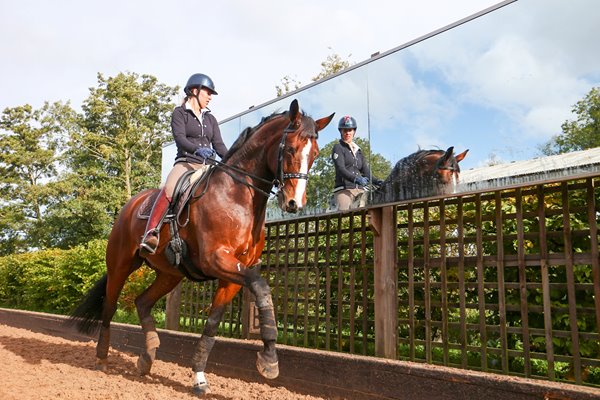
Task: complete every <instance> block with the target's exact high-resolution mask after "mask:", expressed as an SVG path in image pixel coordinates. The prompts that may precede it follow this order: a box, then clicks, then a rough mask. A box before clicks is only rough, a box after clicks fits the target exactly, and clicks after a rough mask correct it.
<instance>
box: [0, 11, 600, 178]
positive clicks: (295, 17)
mask: <svg viewBox="0 0 600 400" xmlns="http://www.w3.org/2000/svg"><path fill="white" fill-rule="evenodd" d="M589 1H591V0H575V1H574V3H575V4H583V5H585V4H586V3H589ZM523 2H525V3H531V4H534V5H536V6H537V7H538V8H539V4H540V0H531V1H530V0H519V2H517V3H519V5H521V4H520V3H523ZM498 3H499V1H498V0H453V1H448V0H420V1H406V0H400V1H381V0H371V1H369V2H365V1H356V0H345V1H337V0H334V1H316V0H307V1H300V2H295V3H287V2H281V1H277V2H276V1H266V0H254V1H241V0H238V1H233V0H231V1H230V0H219V1H213V2H210V3H208V2H200V1H193V0H191V1H190V0H188V1H185V2H184V1H179V0H174V1H169V2H166V1H158V0H145V1H138V0H128V1H114V0H103V1H96V0H88V1H74V0H53V1H42V0H37V1H34V0H19V1H18V2H17V1H9V0H0V54H2V62H1V63H0V110H4V109H5V108H7V107H16V106H20V105H24V104H31V105H32V106H34V107H40V106H41V105H42V104H43V103H44V102H45V101H50V102H54V101H63V102H66V101H69V102H70V103H71V105H72V106H73V107H74V108H76V109H78V108H79V107H80V106H81V103H82V101H83V100H84V99H85V98H87V96H88V95H89V88H91V87H97V74H98V73H101V74H103V75H104V76H105V77H108V76H115V75H117V74H118V73H120V72H134V73H138V74H149V75H153V76H155V77H157V78H158V80H159V82H161V83H164V84H167V85H170V86H175V85H179V86H183V85H184V84H185V82H186V80H187V78H188V77H189V76H190V75H191V74H192V73H195V72H202V73H206V74H208V75H209V76H210V77H211V78H212V79H213V81H214V82H215V85H216V89H217V91H218V92H219V95H218V96H214V97H213V100H212V102H211V104H210V107H211V109H212V110H213V113H214V114H215V116H216V117H217V119H219V120H223V119H227V118H228V117H231V116H233V115H237V114H239V113H240V112H243V111H245V110H247V109H248V108H249V107H250V106H255V105H260V104H263V103H265V102H268V101H270V100H272V99H274V98H275V96H276V89H275V88H276V86H277V85H281V80H282V78H283V77H284V76H290V77H292V78H294V79H295V80H297V81H299V82H301V83H302V84H304V85H306V84H309V83H311V78H312V77H314V76H315V75H317V74H318V73H319V72H320V70H321V65H320V64H321V62H323V61H324V60H325V59H326V58H327V56H328V55H330V54H334V53H335V54H339V55H340V56H341V57H342V58H343V59H348V60H350V61H351V62H352V63H360V62H363V61H365V60H368V59H369V58H370V57H371V55H372V54H373V53H376V52H382V53H383V52H386V51H388V50H390V49H394V48H397V47H398V46H401V45H403V44H405V43H407V42H410V41H412V40H414V39H416V38H419V37H421V36H424V35H427V34H428V33H430V32H433V31H435V30H437V29H439V28H442V27H445V26H447V25H449V24H452V23H454V22H456V21H459V20H461V19H463V18H465V17H468V16H470V15H472V14H475V13H477V12H479V11H481V10H484V9H486V8H488V7H491V6H493V5H495V4H498ZM554 3H557V2H556V1H554ZM592 3H593V2H592ZM544 4H546V3H544ZM563 4H564V3H563ZM512 6H513V5H510V6H507V7H505V8H506V9H509V8H510V7H512ZM573 8H577V7H573ZM598 9H600V8H599V7H594V6H592V7H590V8H589V13H588V14H589V15H588V16H587V19H588V20H590V21H592V20H593V19H594V18H598V19H596V21H598V20H600V18H599V17H600V14H598V11H597V10H598ZM531 11H532V12H531V15H529V14H528V13H522V14H517V15H516V16H513V17H512V19H513V21H514V26H515V28H514V29H515V31H516V30H521V31H529V32H527V33H529V34H530V36H525V37H531V38H539V39H540V40H531V42H529V41H527V42H524V41H523V40H522V36H518V35H511V34H510V32H511V29H512V26H508V27H507V26H498V27H494V26H490V27H488V29H487V30H486V31H485V30H484V32H485V33H484V34H483V35H482V37H479V35H475V36H473V35H471V36H462V35H461V31H459V30H457V33H456V34H452V35H445V36H447V37H448V38H449V39H448V40H447V41H444V42H440V41H433V40H432V41H426V42H431V44H428V43H427V44H425V45H420V46H415V48H414V50H411V51H410V52H407V59H406V60H403V61H402V62H401V63H400V64H399V65H398V66H397V67H398V68H396V69H395V70H394V71H393V73H395V78H396V79H395V80H394V81H393V82H392V83H390V85H389V90H390V94H389V95H390V96H392V93H391V91H392V90H395V91H396V92H398V91H402V90H406V88H410V89H411V90H413V91H414V93H416V95H415V96H413V97H411V98H410V101H408V100H406V99H403V100H399V101H405V102H406V103H402V104H395V103H392V102H390V101H389V99H390V97H385V93H380V97H381V98H382V99H383V100H388V101H387V106H393V107H396V108H397V109H398V110H399V111H398V112H395V113H394V115H393V119H397V120H398V121H395V122H397V123H398V124H400V125H402V124H404V125H402V126H404V127H405V129H406V131H407V132H409V134H408V138H404V139H403V141H404V142H406V143H405V144H406V146H405V147H402V146H398V147H396V149H395V150H394V151H390V152H388V153H385V155H386V156H388V157H389V158H391V159H396V158H399V157H400V156H401V155H407V154H408V153H407V152H408V149H412V150H416V146H425V147H427V146H429V145H430V144H436V145H438V146H439V147H444V146H445V145H446V140H445V139H444V138H443V132H444V129H442V128H444V127H446V126H450V125H452V124H455V125H461V126H457V127H456V129H457V130H460V129H462V130H463V131H465V130H466V129H471V136H465V138H467V137H468V140H467V139H465V140H464V141H461V140H456V141H455V142H453V143H452V144H456V147H457V150H460V151H462V150H463V149H464V148H467V147H474V144H473V143H472V142H473V141H475V140H476V139H477V136H478V135H479V136H481V137H480V138H479V139H481V140H480V141H479V142H478V143H477V146H475V147H474V150H471V153H470V155H469V157H468V158H467V159H465V161H464V162H465V165H466V166H471V167H472V166H477V165H480V164H481V163H483V162H486V159H487V158H488V157H489V156H490V153H495V154H497V155H498V156H499V157H500V158H502V159H504V160H507V161H510V159H512V158H517V159H518V158H523V157H530V156H532V155H533V154H534V151H532V150H531V149H532V148H534V147H535V146H536V145H537V144H539V143H541V142H543V141H545V140H547V139H549V138H550V137H551V135H552V134H554V133H557V130H556V128H557V125H558V124H560V122H561V121H564V119H565V118H567V117H569V107H570V106H571V105H573V104H574V102H575V101H577V100H578V99H580V98H581V97H582V96H583V95H584V94H585V93H586V92H587V91H589V87H588V86H589V85H588V84H589V82H588V81H585V82H582V79H581V77H580V76H579V75H577V76H575V75H574V74H575V72H574V70H575V69H576V70H577V74H584V75H585V76H588V77H589V76H592V79H591V81H592V82H598V80H597V79H598V71H600V62H599V61H598V60H599V58H598V57H600V56H598V52H597V51H595V50H594V51H592V50H590V48H589V46H587V40H586V39H589V38H594V37H598V36H599V35H600V32H588V31H587V30H586V29H587V28H588V25H586V24H584V23H582V24H581V27H582V28H586V29H579V30H577V29H574V30H573V32H576V33H577V32H579V34H580V35H581V37H580V38H575V39H576V40H578V42H577V43H580V47H581V49H579V50H580V51H579V53H582V54H583V53H589V57H587V58H586V59H585V62H586V63H587V64H589V65H585V67H586V68H587V69H585V68H583V67H582V66H581V65H571V64H573V62H572V61H571V63H569V54H560V53H557V51H556V48H561V47H560V45H561V44H565V43H567V42H566V41H567V40H568V39H572V38H567V37H565V35H564V34H563V32H562V31H560V30H556V29H555V30H554V31H557V32H559V33H558V34H557V35H556V37H552V35H549V36H548V35H547V32H552V31H553V30H552V29H548V27H550V28H552V24H560V25H556V26H561V25H565V24H566V23H567V22H571V21H573V18H568V17H569V16H568V15H563V13H562V11H561V10H558V11H557V9H553V8H552V7H551V6H549V7H547V8H546V9H545V10H544V11H547V13H548V15H549V16H550V18H538V19H535V20H534V19H531V20H530V19H529V18H530V17H532V16H535V14H536V13H537V11H538V10H533V9H532V10H531ZM578 18H580V17H578ZM561 21H562V22H561ZM505 22H506V21H505ZM584 22H586V21H584ZM588 22H589V21H588ZM481 23H482V24H485V23H486V21H485V20H484V21H483V22H481ZM469 24H474V22H470V23H468V24H465V26H466V25H469ZM543 24H546V26H541V25H543ZM596 25H600V24H596ZM536 29H537V31H536ZM498 30H500V31H502V32H507V33H509V34H506V35H503V36H502V38H501V40H496V41H494V42H493V46H491V45H487V46H489V47H482V43H488V44H489V43H492V42H489V41H488V42H486V41H485V40H483V39H485V36H486V35H487V36H489V35H494V34H495V32H497V31H498ZM453 31H454V30H453ZM539 32H543V33H542V34H541V36H540V34H539ZM440 36H441V35H440ZM426 42H425V43H426ZM563 42H565V43H563ZM570 43H571V42H568V43H567V46H571V44H570ZM450 44H451V45H450ZM554 46H557V47H554ZM571 47H572V46H571ZM575 50H578V49H575ZM532 55H536V57H533V56H532ZM538 56H539V57H538ZM540 60H541V61H540ZM578 60H579V59H578ZM388 64H389V63H388ZM578 64H580V63H578ZM584 64H585V63H584ZM411 65H412V66H414V65H418V66H423V65H425V66H430V68H421V69H420V70H419V71H420V72H419V73H416V72H415V70H411V69H410V67H411ZM431 66H435V68H431ZM584 69H585V70H584ZM582 70H583V71H582ZM387 73H392V72H391V71H388V72H387ZM418 74H421V75H422V76H419V75H418ZM586 74H587V75H586ZM442 75H443V77H442ZM381 76H382V77H385V76H389V75H385V74H382V75H381ZM530 76H535V77H537V78H538V79H533V80H530V79H529V78H528V77H530ZM467 77H468V79H467ZM490 77H499V78H506V79H512V80H514V79H522V80H523V82H525V81H527V82H528V83H527V85H510V84H507V81H506V80H503V79H490ZM426 78H427V79H429V80H428V82H429V83H428V84H424V83H423V82H425V80H426ZM442 78H443V79H442ZM436 80H437V81H436ZM442 80H443V81H444V82H450V81H451V82H452V84H453V85H455V86H453V87H455V88H456V87H459V88H460V91H459V92H455V93H452V95H453V96H455V97H453V98H451V97H449V94H448V92H444V90H445V88H444V83H443V82H442ZM549 81H552V85H554V86H555V87H556V88H557V90H555V91H554V92H555V93H557V95H555V96H548V95H546V94H540V93H543V92H540V91H537V90H536V88H535V87H533V86H534V85H537V86H540V85H544V84H546V83H547V82H549ZM436 82H438V84H436ZM531 82H533V83H531ZM586 85H587V86H586ZM514 88H518V90H514ZM509 89H510V90H509ZM332 93H335V92H332ZM456 96H458V97H456ZM371 100H372V101H377V99H376V98H373V99H371ZM340 101H341V100H340ZM383 103H384V102H382V104H381V109H383V107H385V106H386V104H383ZM390 103H392V104H390ZM458 103H460V104H461V106H462V108H461V109H458V108H457V107H453V105H455V104H458ZM400 106H401V107H400ZM469 107H471V108H472V109H471V110H469ZM340 108H343V107H342V106H341V104H340ZM334 111H335V110H334ZM460 113H469V114H470V115H477V116H478V118H479V121H477V120H476V119H469V120H468V122H465V121H466V120H465V119H460V118H458V119H457V118H454V119H449V118H448V116H451V115H460ZM324 115H325V114H324ZM324 115H315V117H321V116H324ZM408 116H410V117H411V120H410V121H408ZM500 116H501V117H500ZM404 117H406V120H403V118H404ZM499 119H502V120H503V121H504V120H507V121H509V122H510V131H511V133H506V132H504V133H495V132H492V131H491V129H492V128H491V127H492V126H493V125H494V124H495V123H497V122H498V120H499ZM336 120H337V119H336ZM363 120H364V119H363ZM415 121H417V122H415ZM374 123H383V122H382V121H374ZM416 125H418V126H417V127H415V126H416ZM486 126H488V127H489V129H490V132H491V133H489V134H490V135H492V136H494V135H495V136H499V135H501V134H502V135H504V136H503V137H502V143H506V144H505V145H504V144H496V143H491V140H489V139H486V138H485V137H484V132H483V131H482V130H483V129H488V128H485V127H486ZM426 128H427V129H426ZM328 129H329V132H333V135H335V130H334V129H333V128H332V127H328ZM382 129H383V127H382ZM498 129H500V130H502V129H504V130H506V129H508V128H506V126H505V125H503V127H500V128H498ZM432 132H433V133H432ZM436 132H437V134H436ZM523 132H527V135H524V134H523ZM511 135H517V136H511ZM382 137H383V136H382ZM226 142H229V143H231V140H226ZM327 142H328V140H327V141H325V142H323V143H322V145H324V144H326V143H327ZM486 142H489V143H486ZM373 144H374V145H375V146H380V147H377V148H376V149H379V148H385V147H390V146H389V145H387V144H386V143H377V140H374V141H373ZM486 146H487V147H486ZM511 148H512V149H511ZM523 148H528V149H529V150H528V151H525V152H524V151H522V149H523Z"/></svg>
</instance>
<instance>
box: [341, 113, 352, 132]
mask: <svg viewBox="0 0 600 400" xmlns="http://www.w3.org/2000/svg"><path fill="white" fill-rule="evenodd" d="M339 129H356V120H355V119H354V118H352V117H351V116H349V115H346V116H345V117H342V119H340V122H338V130H339Z"/></svg>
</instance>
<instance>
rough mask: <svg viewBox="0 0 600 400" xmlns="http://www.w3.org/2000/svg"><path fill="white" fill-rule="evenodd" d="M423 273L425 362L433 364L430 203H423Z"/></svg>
mask: <svg viewBox="0 0 600 400" xmlns="http://www.w3.org/2000/svg"><path fill="white" fill-rule="evenodd" d="M423 249H424V254H423V271H424V281H425V282H424V284H425V293H424V296H423V297H424V300H425V361H427V363H428V364H431V361H432V352H431V285H430V277H429V268H430V265H429V202H428V201H425V202H424V203H423Z"/></svg>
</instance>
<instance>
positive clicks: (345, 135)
mask: <svg viewBox="0 0 600 400" xmlns="http://www.w3.org/2000/svg"><path fill="white" fill-rule="evenodd" d="M355 133H356V130H355V129H340V135H341V137H342V140H343V141H344V142H346V143H352V139H354V134H355Z"/></svg>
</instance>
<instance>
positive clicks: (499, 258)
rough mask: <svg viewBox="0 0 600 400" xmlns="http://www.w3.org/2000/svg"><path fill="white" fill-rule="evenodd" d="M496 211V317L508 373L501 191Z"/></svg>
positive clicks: (496, 202)
mask: <svg viewBox="0 0 600 400" xmlns="http://www.w3.org/2000/svg"><path fill="white" fill-rule="evenodd" d="M495 200H496V201H495V208H496V209H495V211H496V246H497V247H496V248H497V250H496V251H497V253H498V254H497V255H496V273H497V276H498V282H497V284H498V314H499V315H498V317H499V320H500V327H499V328H500V346H501V357H502V372H504V373H505V374H506V373H508V342H507V336H506V291H505V289H504V233H503V229H504V228H503V226H504V224H503V220H502V192H500V191H497V192H496V193H495Z"/></svg>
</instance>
